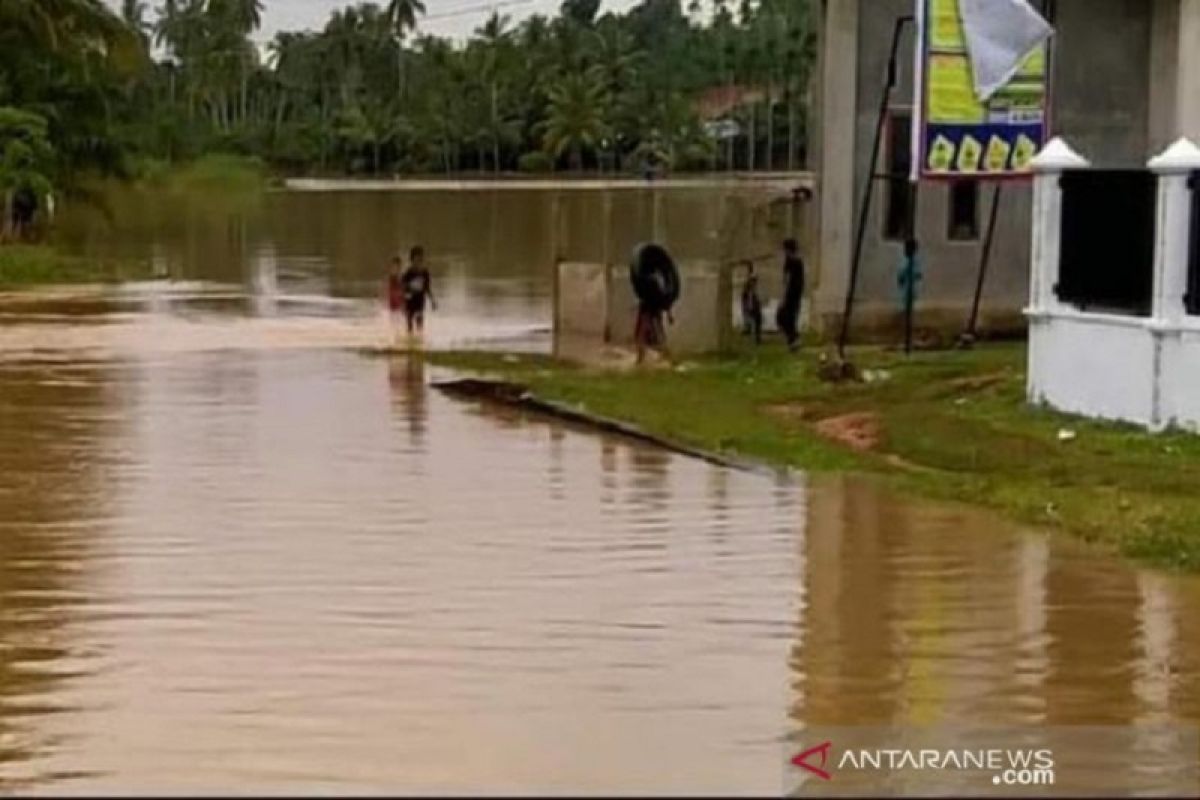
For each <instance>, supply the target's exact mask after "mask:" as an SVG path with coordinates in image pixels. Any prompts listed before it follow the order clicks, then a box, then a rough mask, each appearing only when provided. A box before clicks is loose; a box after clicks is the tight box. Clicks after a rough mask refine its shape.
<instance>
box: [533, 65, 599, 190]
mask: <svg viewBox="0 0 1200 800" xmlns="http://www.w3.org/2000/svg"><path fill="white" fill-rule="evenodd" d="M549 101H550V103H549V108H548V116H547V117H546V119H545V120H544V122H543V123H542V125H541V126H540V127H541V133H542V146H543V147H544V148H545V149H546V151H547V152H548V153H550V154H551V155H553V156H554V157H555V158H561V157H562V156H563V155H564V154H566V153H569V154H570V157H571V167H572V168H573V169H575V170H577V171H578V170H582V169H583V153H584V151H586V150H595V149H596V147H597V145H598V144H599V143H600V142H601V141H602V140H603V139H604V137H605V136H607V135H608V125H607V123H606V122H605V119H604V108H605V106H607V104H608V97H607V94H606V92H605V90H604V85H603V84H601V83H600V82H599V81H597V80H596V79H595V78H594V77H593V76H591V75H589V74H587V73H578V72H575V73H568V74H567V75H564V76H563V77H561V78H559V80H558V81H557V82H555V83H554V85H552V86H551V87H550V91H549Z"/></svg>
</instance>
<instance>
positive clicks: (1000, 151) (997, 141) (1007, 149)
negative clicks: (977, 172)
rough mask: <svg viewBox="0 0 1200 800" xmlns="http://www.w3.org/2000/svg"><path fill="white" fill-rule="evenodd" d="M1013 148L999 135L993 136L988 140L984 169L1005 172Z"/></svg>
mask: <svg viewBox="0 0 1200 800" xmlns="http://www.w3.org/2000/svg"><path fill="white" fill-rule="evenodd" d="M1012 149H1013V146H1012V145H1011V144H1009V143H1008V142H1006V141H1004V140H1003V139H1001V138H1000V137H999V136H992V138H991V141H989V142H988V147H987V154H986V155H985V156H984V158H983V163H984V169H986V170H987V171H988V172H1003V171H1004V167H1005V166H1006V165H1007V164H1008V154H1009V153H1011V152H1012Z"/></svg>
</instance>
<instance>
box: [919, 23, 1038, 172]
mask: <svg viewBox="0 0 1200 800" xmlns="http://www.w3.org/2000/svg"><path fill="white" fill-rule="evenodd" d="M1008 2H1012V3H1013V5H1014V8H1015V9H1016V10H1022V9H1020V8H1017V5H1018V4H1020V5H1022V6H1023V5H1025V3H1024V0H1001V3H999V5H1004V4H1006V3H1008ZM972 3H974V5H972ZM964 5H968V6H970V8H971V9H972V12H971V17H970V19H968V24H967V26H964V22H963V20H964V14H963V11H964ZM977 5H978V2H977V0H917V36H918V38H917V42H918V45H919V46H918V47H917V48H916V57H917V58H916V60H917V63H916V77H917V84H916V85H917V93H918V95H917V103H916V106H917V113H915V114H914V115H913V126H914V134H915V135H914V136H913V156H914V158H913V175H912V178H913V180H918V179H921V178H967V177H971V178H1012V177H1022V176H1025V175H1028V174H1029V172H1030V168H1029V164H1030V162H1031V161H1032V160H1033V157H1034V156H1035V155H1036V154H1037V153H1038V151H1039V150H1041V148H1042V144H1043V143H1044V141H1045V138H1046V108H1047V94H1048V93H1047V80H1046V74H1047V64H1048V61H1049V44H1048V41H1047V39H1048V33H1049V31H1050V29H1049V26H1045V31H1046V33H1045V35H1040V36H1039V35H1038V34H1037V32H1036V31H1035V32H1033V33H1032V34H1030V32H1029V27H1028V26H1029V21H1028V17H1027V16H1022V17H1021V19H1020V20H1019V22H1018V23H1017V24H1018V25H1020V26H1024V27H1023V28H1017V26H1016V25H1014V28H1015V29H1016V35H1015V36H1014V37H1013V40H1014V42H1016V44H1015V45H1014V46H1016V47H1019V48H1020V47H1023V45H1022V42H1029V43H1031V44H1032V49H1031V50H1026V51H1025V52H1023V53H1022V52H1020V51H1019V50H1018V51H1016V52H1017V57H1016V60H1015V61H1014V62H1013V64H1014V68H1013V69H1011V70H1009V72H1011V77H1010V78H1008V80H1007V81H1004V82H1003V83H1002V84H1001V85H999V86H998V87H996V86H991V87H989V89H988V91H989V92H990V94H989V95H988V96H986V97H981V96H980V94H979V88H978V87H977V83H978V82H977V81H976V80H975V77H976V76H975V72H974V68H973V66H974V64H977V63H983V62H982V60H981V57H982V56H984V55H986V56H987V58H988V59H989V61H988V63H994V62H995V58H996V55H997V54H996V51H995V49H989V50H988V51H987V52H986V54H985V53H984V51H983V50H982V49H981V47H982V46H983V44H982V43H986V44H987V45H989V46H992V47H993V48H994V46H995V43H996V42H997V41H1000V42H1002V41H1003V38H1004V35H1005V34H1006V33H1008V31H1006V30H1004V28H1003V26H1004V24H1005V22H1006V20H1005V19H1004V17H1003V12H1001V13H1000V14H993V15H990V16H980V15H976V14H975V12H974V10H973V9H975V8H976V6H977ZM992 8H993V9H994V8H996V6H992ZM1039 20H1040V18H1039ZM1043 24H1044V22H1043ZM988 26H991V27H988ZM1031 35H1032V38H1027V39H1021V38H1019V37H1020V36H1026V37H1030V36H1031ZM972 42H974V43H975V47H976V53H974V56H975V58H974V59H973V58H972V55H973V54H972V52H971V50H970V47H971V43H972Z"/></svg>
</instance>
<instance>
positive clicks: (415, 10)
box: [387, 0, 425, 95]
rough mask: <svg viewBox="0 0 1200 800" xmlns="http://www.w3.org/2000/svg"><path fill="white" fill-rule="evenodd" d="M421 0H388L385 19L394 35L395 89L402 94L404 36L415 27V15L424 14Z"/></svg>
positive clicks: (423, 5) (423, 4)
mask: <svg viewBox="0 0 1200 800" xmlns="http://www.w3.org/2000/svg"><path fill="white" fill-rule="evenodd" d="M424 13H425V3H424V2H423V0H388V7H387V20H388V24H389V25H391V27H392V33H393V34H394V35H395V37H396V90H397V91H398V92H399V93H400V94H401V95H403V94H404V37H405V36H406V35H407V34H408V32H409V31H411V30H414V29H415V28H416V27H417V16H418V15H424Z"/></svg>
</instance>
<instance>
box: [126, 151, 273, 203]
mask: <svg viewBox="0 0 1200 800" xmlns="http://www.w3.org/2000/svg"><path fill="white" fill-rule="evenodd" d="M135 177H136V180H137V181H138V182H139V183H140V184H142V185H144V186H147V187H151V188H155V189H165V190H168V191H172V192H221V193H232V194H247V193H255V192H260V191H262V190H263V189H265V188H266V187H267V184H268V182H269V180H270V172H269V170H268V169H267V165H266V163H265V162H264V161H263V160H262V159H260V158H256V157H251V156H239V155H232V154H228V153H210V154H208V155H204V156H201V157H200V158H197V159H196V160H194V161H188V162H185V163H181V164H169V163H167V162H165V161H160V160H155V159H148V160H145V161H143V162H141V163H140V164H139V165H138V168H137V170H136V176H135Z"/></svg>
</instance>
